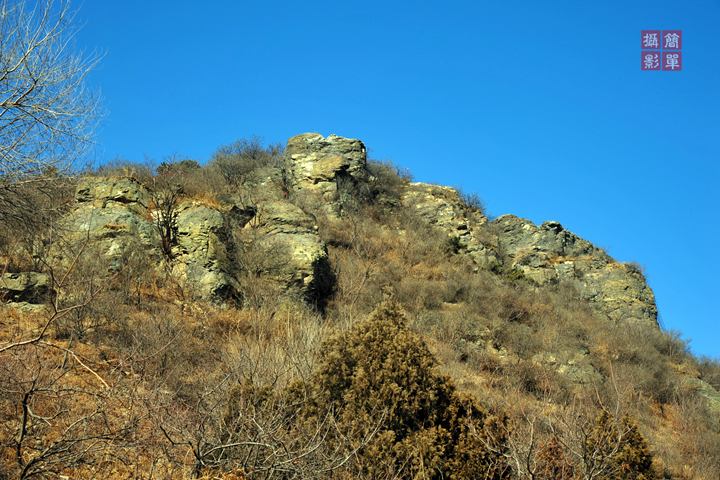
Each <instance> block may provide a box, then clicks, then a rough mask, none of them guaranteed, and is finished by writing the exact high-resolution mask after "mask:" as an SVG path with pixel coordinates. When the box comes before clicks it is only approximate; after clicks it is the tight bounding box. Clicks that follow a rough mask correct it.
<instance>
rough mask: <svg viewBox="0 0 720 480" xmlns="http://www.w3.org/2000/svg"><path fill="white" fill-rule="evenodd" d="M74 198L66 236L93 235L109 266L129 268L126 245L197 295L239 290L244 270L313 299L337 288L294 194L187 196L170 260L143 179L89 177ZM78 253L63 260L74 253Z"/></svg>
mask: <svg viewBox="0 0 720 480" xmlns="http://www.w3.org/2000/svg"><path fill="white" fill-rule="evenodd" d="M256 187H257V186H256ZM76 201H77V207H76V208H75V210H74V211H73V212H71V213H70V214H69V215H67V216H66V217H65V218H64V219H63V222H62V229H63V230H64V231H65V232H67V235H68V237H67V243H68V244H75V245H82V244H84V243H85V242H86V240H87V247H88V248H90V249H92V251H93V252H97V254H99V255H101V256H102V257H103V258H104V259H106V260H108V264H109V272H108V273H111V272H116V271H119V270H120V269H122V268H123V266H124V263H123V262H125V261H126V260H127V253H128V252H138V251H141V252H142V253H143V254H144V255H146V256H147V257H146V258H148V259H150V261H151V262H152V263H153V264H155V265H156V266H157V268H158V269H159V270H163V268H164V267H163V265H167V266H169V270H171V271H172V275H173V277H174V278H175V281H177V282H178V284H179V285H180V286H182V287H183V289H185V290H186V292H187V293H188V294H189V295H190V296H191V297H192V298H200V299H205V300H211V301H215V302H224V301H227V300H229V299H239V298H241V297H242V292H241V285H240V283H239V282H238V279H237V276H238V275H240V274H242V272H252V273H254V274H257V275H261V276H264V277H268V278H272V279H274V280H277V281H278V282H280V283H281V284H283V285H284V287H285V288H286V289H287V290H288V291H293V292H296V293H297V294H298V295H300V296H301V297H303V298H304V299H306V300H308V301H311V302H313V301H317V300H318V299H320V298H321V297H322V296H324V295H327V294H328V293H329V292H330V290H331V288H332V283H333V280H332V270H331V268H330V264H329V261H328V253H327V248H326V247H325V244H324V243H323V242H322V241H321V240H320V237H319V236H318V235H317V226H316V225H315V220H314V218H312V217H311V216H310V215H308V214H306V213H304V212H303V211H302V210H300V209H299V208H298V207H296V206H294V205H292V204H291V203H289V202H284V201H275V200H265V199H263V200H256V201H254V202H252V203H249V202H248V198H246V196H243V195H239V194H226V195H219V196H218V198H217V202H208V201H205V200H186V201H182V202H181V203H179V204H178V205H177V206H176V207H175V209H174V213H175V217H174V223H173V226H174V239H173V242H172V245H171V254H172V258H171V259H169V260H168V259H167V258H166V257H165V256H164V255H163V250H162V248H161V244H162V241H161V236H160V232H159V230H158V228H156V225H155V223H154V220H156V217H157V216H158V215H160V213H159V212H157V211H155V208H154V207H155V206H154V205H153V204H152V202H151V195H150V192H149V191H148V189H147V188H145V186H143V185H142V184H140V183H139V182H137V181H135V180H133V179H131V178H108V177H89V178H85V179H82V180H81V181H80V183H79V185H78V188H77V193H76ZM72 253H73V252H66V253H65V254H64V258H63V256H62V255H61V256H60V257H59V258H58V260H59V261H68V260H71V259H72ZM16 283H17V282H16ZM13 285H14V284H13ZM7 291H8V292H10V290H9V289H8V290H7ZM14 291H15V290H13V292H14ZM28 291H29V290H28ZM13 295H15V296H16V297H17V296H18V295H19V294H17V293H14V294H13Z"/></svg>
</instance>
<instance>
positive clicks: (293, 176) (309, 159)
mask: <svg viewBox="0 0 720 480" xmlns="http://www.w3.org/2000/svg"><path fill="white" fill-rule="evenodd" d="M283 176H284V178H285V182H286V184H287V188H288V191H290V192H301V194H302V195H316V196H319V197H321V198H322V199H323V200H324V201H325V203H326V204H328V206H329V209H328V211H329V212H330V213H337V211H338V210H337V201H338V199H339V196H340V195H342V185H343V184H350V185H348V188H347V191H348V192H350V191H352V190H353V189H352V185H355V184H359V183H363V182H366V181H368V177H369V174H368V169H367V150H366V148H365V145H364V144H363V143H362V142H361V141H360V140H356V139H348V138H344V137H339V136H337V135H330V136H329V137H327V138H325V137H323V136H322V135H320V134H318V133H304V134H302V135H296V136H294V137H292V138H290V139H289V140H288V142H287V148H286V149H285V156H284V159H283Z"/></svg>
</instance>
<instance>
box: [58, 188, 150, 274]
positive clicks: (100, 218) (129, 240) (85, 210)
mask: <svg viewBox="0 0 720 480" xmlns="http://www.w3.org/2000/svg"><path fill="white" fill-rule="evenodd" d="M75 198H76V200H77V202H78V204H77V207H76V208H75V209H74V210H73V211H72V212H70V213H69V214H68V215H66V216H65V217H64V218H63V219H62V221H61V222H60V224H59V226H58V227H59V231H60V232H61V234H63V235H64V236H65V239H66V240H67V241H66V242H65V243H67V244H68V245H82V244H84V243H85V241H86V240H87V241H88V245H87V246H89V247H91V249H92V250H93V251H95V252H98V253H99V254H101V255H105V256H107V257H108V259H109V260H110V269H111V270H113V271H117V270H119V269H120V268H122V266H123V265H122V262H123V260H122V258H123V256H124V255H125V253H126V252H127V251H128V250H134V249H138V248H140V249H141V250H143V251H144V253H146V254H148V255H149V256H150V258H152V259H153V260H154V261H157V262H160V261H162V251H161V250H160V235H159V233H158V231H157V229H156V228H155V226H154V225H153V223H152V217H151V214H150V211H149V209H148V206H149V204H150V193H149V192H148V190H147V189H146V188H145V187H144V186H143V185H142V184H140V183H139V182H137V181H135V180H133V179H131V178H124V177H123V178H112V177H88V178H84V179H82V180H81V181H80V183H79V185H78V188H77V192H76V195H75ZM75 250H77V249H75ZM74 253H76V252H73V251H68V252H59V253H58V255H57V258H56V259H57V260H60V261H66V260H72V257H73V255H74Z"/></svg>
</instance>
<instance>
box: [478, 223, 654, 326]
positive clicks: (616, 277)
mask: <svg viewBox="0 0 720 480" xmlns="http://www.w3.org/2000/svg"><path fill="white" fill-rule="evenodd" d="M491 226H492V227H493V229H494V231H495V233H496V234H497V236H498V246H499V252H500V254H501V257H502V260H503V262H504V263H505V265H506V266H507V267H511V268H516V269H518V270H520V271H522V272H523V274H524V275H525V276H526V277H528V278H531V279H532V280H534V281H535V282H537V283H538V284H540V285H547V284H552V283H556V282H558V281H559V280H560V279H562V280H567V281H570V282H572V283H573V284H574V285H575V287H576V289H577V291H578V293H579V295H580V298H582V299H584V300H588V301H589V302H590V304H591V306H592V307H593V308H594V309H595V311H597V312H598V313H600V314H602V315H604V316H606V317H607V318H608V319H610V320H612V321H615V322H650V323H651V324H653V325H657V307H656V306H655V296H654V295H653V293H652V289H651V288H650V287H649V286H648V285H647V284H646V282H645V277H644V276H643V275H642V273H641V272H640V271H638V269H637V268H636V267H635V266H633V265H631V264H624V263H618V262H616V261H615V260H614V259H613V258H612V257H610V256H609V255H607V254H606V253H605V252H604V251H603V250H602V249H600V248H598V247H596V246H594V245H593V244H591V243H590V242H588V241H586V240H583V239H582V238H580V237H578V236H577V235H575V234H574V233H572V232H569V231H567V230H565V229H564V228H563V226H562V225H561V224H560V223H558V222H554V221H549V222H544V223H543V224H542V225H540V226H539V227H538V226H536V225H535V224H534V223H532V222H530V221H529V220H525V219H523V218H518V217H516V216H514V215H503V216H502V217H500V218H498V219H496V220H495V221H493V222H492V225H491Z"/></svg>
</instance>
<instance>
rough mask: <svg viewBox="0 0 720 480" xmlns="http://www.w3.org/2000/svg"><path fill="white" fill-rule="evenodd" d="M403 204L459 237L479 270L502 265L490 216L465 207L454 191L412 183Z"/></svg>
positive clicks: (436, 225) (426, 219)
mask: <svg viewBox="0 0 720 480" xmlns="http://www.w3.org/2000/svg"><path fill="white" fill-rule="evenodd" d="M402 204H403V206H404V207H406V208H410V209H412V210H413V211H414V212H415V213H416V214H417V215H418V216H419V217H420V218H422V219H423V220H424V221H425V222H427V223H428V224H430V225H433V226H435V227H438V228H440V229H442V230H443V231H445V232H447V234H448V235H449V236H450V237H457V238H458V241H459V245H462V247H463V249H464V251H465V253H467V254H468V255H470V256H471V257H472V259H473V261H474V262H475V264H477V265H478V266H479V267H482V268H487V269H491V268H492V267H494V266H495V265H497V264H499V263H500V258H499V257H498V255H497V253H496V252H495V250H494V249H493V248H492V243H493V237H492V234H491V233H490V232H489V231H488V229H487V224H488V219H487V217H486V216H485V215H483V214H482V213H480V212H473V211H468V210H467V209H465V208H463V206H462V203H461V202H460V198H459V197H458V194H457V191H456V190H455V189H454V188H452V187H443V186H439V185H429V184H427V183H411V184H410V185H409V186H408V188H407V190H406V192H405V194H404V196H403V198H402Z"/></svg>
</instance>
